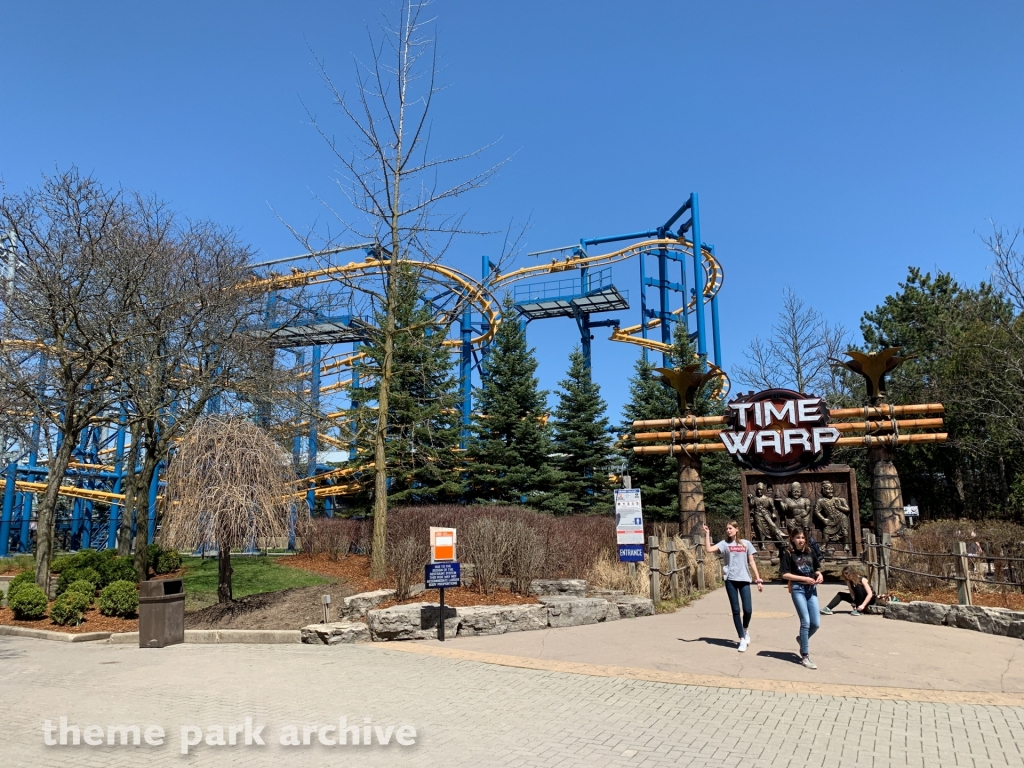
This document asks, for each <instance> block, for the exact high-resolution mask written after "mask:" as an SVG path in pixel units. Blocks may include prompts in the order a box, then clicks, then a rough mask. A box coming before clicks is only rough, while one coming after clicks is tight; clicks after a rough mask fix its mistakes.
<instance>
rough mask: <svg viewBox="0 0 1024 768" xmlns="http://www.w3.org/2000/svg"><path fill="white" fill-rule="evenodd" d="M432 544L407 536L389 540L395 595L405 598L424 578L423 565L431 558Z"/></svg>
mask: <svg viewBox="0 0 1024 768" xmlns="http://www.w3.org/2000/svg"><path fill="white" fill-rule="evenodd" d="M429 550H430V545H429V544H428V542H427V541H426V540H423V541H421V540H419V539H416V538H414V537H412V536H406V537H405V538H402V539H399V540H398V541H394V540H392V541H389V542H388V563H389V564H390V565H391V569H392V572H393V573H394V576H395V597H396V598H397V599H398V600H404V599H405V598H407V597H408V596H409V589H410V587H412V585H413V584H418V583H419V582H420V580H421V579H422V578H423V566H424V565H426V563H427V561H429V560H430V551H429Z"/></svg>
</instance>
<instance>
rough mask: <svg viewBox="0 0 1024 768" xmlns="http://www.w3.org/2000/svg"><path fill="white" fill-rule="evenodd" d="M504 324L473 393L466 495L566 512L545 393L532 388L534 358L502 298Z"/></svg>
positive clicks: (507, 302)
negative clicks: (474, 408)
mask: <svg viewBox="0 0 1024 768" xmlns="http://www.w3.org/2000/svg"><path fill="white" fill-rule="evenodd" d="M502 314H503V316H504V318H505V320H504V322H503V323H502V324H501V326H500V327H499V328H498V331H497V333H496V334H495V337H494V341H493V344H492V346H491V349H490V351H489V353H488V355H487V358H486V359H485V361H484V365H483V377H482V378H483V386H482V387H481V388H480V389H478V390H477V392H476V402H477V410H478V413H477V414H475V415H474V417H473V426H472V429H473V438H472V440H471V441H470V444H469V450H468V454H469V459H470V463H469V476H470V487H471V489H472V494H473V496H474V497H475V498H477V499H478V500H480V501H485V502H487V501H491V502H506V503H513V504H520V503H523V504H529V505H530V506H532V507H534V508H536V509H541V510H545V511H550V512H556V513H562V512H565V511H567V508H568V504H567V502H568V499H567V498H566V496H565V494H564V493H560V492H559V490H558V483H559V480H560V477H561V473H560V472H558V470H557V469H555V467H554V466H553V465H552V463H551V459H550V454H551V452H552V446H551V430H550V427H548V425H547V408H546V397H547V392H544V391H542V390H540V389H539V388H538V384H539V382H538V380H537V377H536V376H535V374H536V372H537V360H536V358H535V357H534V354H533V350H532V349H529V348H528V347H527V345H526V331H525V330H524V329H523V328H522V327H521V326H520V324H519V323H518V321H517V319H516V309H515V305H514V304H513V303H512V300H511V299H510V298H508V297H506V299H505V301H504V303H503V310H502Z"/></svg>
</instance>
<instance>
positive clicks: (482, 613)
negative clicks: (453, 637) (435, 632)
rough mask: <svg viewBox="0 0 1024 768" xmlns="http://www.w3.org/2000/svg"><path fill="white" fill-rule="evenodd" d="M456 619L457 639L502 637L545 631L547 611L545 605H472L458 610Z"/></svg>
mask: <svg viewBox="0 0 1024 768" xmlns="http://www.w3.org/2000/svg"><path fill="white" fill-rule="evenodd" d="M458 619H459V631H458V634H459V637H463V636H469V635H503V634H505V633H506V632H527V631H529V630H533V629H546V628H547V626H548V609H547V606H545V605H473V606H469V607H467V608H459V609H458ZM446 631H447V625H446Z"/></svg>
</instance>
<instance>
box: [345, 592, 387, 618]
mask: <svg viewBox="0 0 1024 768" xmlns="http://www.w3.org/2000/svg"><path fill="white" fill-rule="evenodd" d="M394 596H395V590H393V589H377V590H374V591H373V592H360V593H359V594H358V595H350V596H349V597H346V598H344V600H342V604H341V605H339V606H338V618H340V619H355V618H362V617H364V616H366V612H367V611H370V610H372V609H374V608H376V607H377V606H378V605H380V604H381V603H383V602H384V601H386V600H390V599H391V598H393V597H394Z"/></svg>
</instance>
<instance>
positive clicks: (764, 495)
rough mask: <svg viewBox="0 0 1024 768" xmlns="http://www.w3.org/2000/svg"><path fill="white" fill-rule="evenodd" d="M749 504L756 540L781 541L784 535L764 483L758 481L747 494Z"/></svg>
mask: <svg viewBox="0 0 1024 768" xmlns="http://www.w3.org/2000/svg"><path fill="white" fill-rule="evenodd" d="M747 501H748V503H749V505H750V517H751V519H752V520H753V521H754V535H755V536H756V537H757V539H758V541H760V542H761V543H762V549H763V548H764V542H766V541H774V542H777V543H779V542H782V541H783V540H784V539H785V538H786V537H785V535H784V534H783V533H782V531H781V529H780V528H779V524H778V522H777V518H776V516H775V500H774V499H772V497H771V496H769V495H768V488H767V486H766V485H765V484H764V483H758V484H757V487H755V488H754V492H753V493H751V494H748V495H747Z"/></svg>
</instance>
